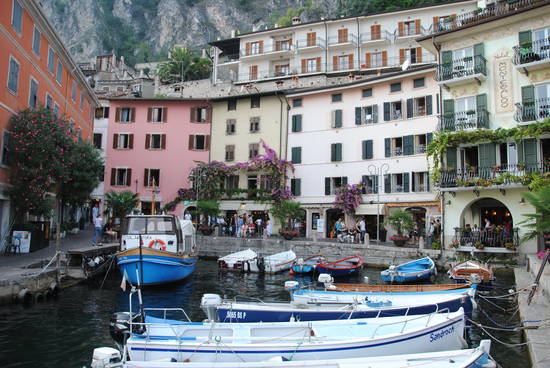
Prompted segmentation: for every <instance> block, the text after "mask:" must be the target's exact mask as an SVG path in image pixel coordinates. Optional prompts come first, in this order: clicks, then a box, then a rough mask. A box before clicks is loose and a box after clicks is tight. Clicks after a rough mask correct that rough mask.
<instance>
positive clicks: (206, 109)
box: [105, 98, 211, 214]
mask: <svg viewBox="0 0 550 368" xmlns="http://www.w3.org/2000/svg"><path fill="white" fill-rule="evenodd" d="M210 121H211V109H210V106H209V104H208V102H206V101H204V100H188V99H187V100H184V99H138V98H124V99H111V100H110V117H109V128H108V139H107V157H108V159H107V162H106V168H105V173H106V178H105V192H109V191H110V190H114V191H124V190H130V191H132V192H137V193H139V196H140V201H141V210H142V212H143V213H146V214H148V213H151V201H152V197H153V193H152V189H153V183H154V185H155V187H156V189H157V195H156V206H155V207H156V208H157V210H158V209H159V208H161V207H162V206H163V205H164V204H166V203H168V202H170V201H172V200H173V199H174V198H175V197H176V196H177V192H178V189H180V188H188V187H189V183H188V179H187V177H188V175H189V172H190V170H191V168H192V167H193V166H195V162H194V161H204V162H207V161H208V155H209V149H210ZM181 208H182V207H181V205H180V206H178V208H176V210H175V211H174V212H175V213H176V214H181V213H180V212H181Z"/></svg>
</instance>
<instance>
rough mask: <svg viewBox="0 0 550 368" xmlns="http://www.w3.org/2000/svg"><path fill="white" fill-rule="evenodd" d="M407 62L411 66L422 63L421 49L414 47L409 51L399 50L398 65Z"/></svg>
mask: <svg viewBox="0 0 550 368" xmlns="http://www.w3.org/2000/svg"><path fill="white" fill-rule="evenodd" d="M407 59H408V60H409V61H410V62H411V64H416V63H421V62H422V48H421V47H415V48H411V49H400V50H399V63H400V64H403V63H404V62H405V60H407Z"/></svg>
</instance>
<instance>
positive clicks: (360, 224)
mask: <svg viewBox="0 0 550 368" xmlns="http://www.w3.org/2000/svg"><path fill="white" fill-rule="evenodd" d="M356 229H357V231H359V234H360V236H361V243H364V242H365V234H366V233H367V226H366V224H365V219H364V218H363V217H361V218H360V219H359V221H358V222H357V225H356Z"/></svg>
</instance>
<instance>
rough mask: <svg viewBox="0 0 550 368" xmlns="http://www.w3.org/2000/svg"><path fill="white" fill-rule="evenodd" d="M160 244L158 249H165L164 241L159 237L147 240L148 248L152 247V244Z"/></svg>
mask: <svg viewBox="0 0 550 368" xmlns="http://www.w3.org/2000/svg"><path fill="white" fill-rule="evenodd" d="M156 244H160V250H166V243H165V242H164V240H161V239H153V240H151V241H150V242H149V248H153V245H156Z"/></svg>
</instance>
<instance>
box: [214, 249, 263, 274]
mask: <svg viewBox="0 0 550 368" xmlns="http://www.w3.org/2000/svg"><path fill="white" fill-rule="evenodd" d="M256 258H258V254H256V252H254V251H253V250H252V249H246V250H241V251H240V252H235V253H231V254H228V255H226V256H224V257H221V258H218V268H219V269H220V270H229V271H244V272H250V266H251V264H253V263H256Z"/></svg>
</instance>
